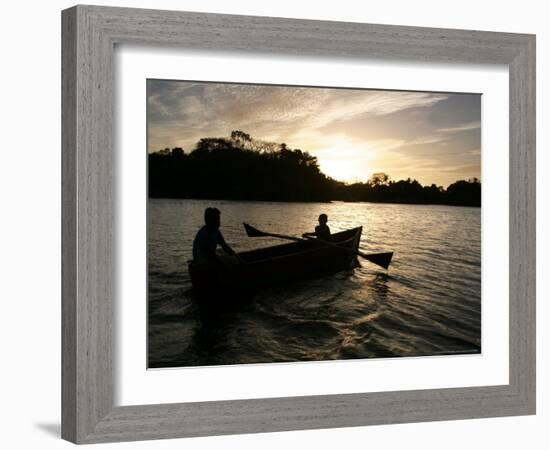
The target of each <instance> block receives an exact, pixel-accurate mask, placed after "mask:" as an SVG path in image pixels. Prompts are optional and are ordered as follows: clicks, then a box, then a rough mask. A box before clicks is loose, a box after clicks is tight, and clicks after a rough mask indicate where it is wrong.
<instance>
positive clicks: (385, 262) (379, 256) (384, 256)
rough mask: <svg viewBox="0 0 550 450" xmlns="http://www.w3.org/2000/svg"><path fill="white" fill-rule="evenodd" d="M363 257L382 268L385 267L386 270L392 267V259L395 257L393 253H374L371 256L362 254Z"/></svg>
mask: <svg viewBox="0 0 550 450" xmlns="http://www.w3.org/2000/svg"><path fill="white" fill-rule="evenodd" d="M361 256H362V257H363V258H365V259H367V260H368V261H370V262H371V263H374V264H377V265H379V266H380V267H383V268H384V269H387V268H388V267H389V266H390V263H391V259H392V257H393V252H388V253H373V254H370V255H366V254H364V253H361Z"/></svg>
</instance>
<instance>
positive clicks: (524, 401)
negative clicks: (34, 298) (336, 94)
mask: <svg viewBox="0 0 550 450" xmlns="http://www.w3.org/2000/svg"><path fill="white" fill-rule="evenodd" d="M62 31H63V34H62V35H63V38H62V39H63V43H62V51H63V57H62V81H63V88H62V104H63V105H62V106H63V113H62V119H63V129H62V134H63V136H62V174H63V186H62V192H63V199H62V203H63V219H62V224H63V246H62V254H63V280H62V293H63V294H62V314H63V316H62V375H63V381H62V407H63V408H62V409H63V412H62V436H63V438H65V439H67V440H70V441H73V442H76V443H93V442H107V441H123V440H141V439H159V438H176V437H186V436H206V435H219V434H232V433H256V432H268V431H283V430H298V429H314V428H328V427H345V426H359V425H369V424H385V423H402V422H414V421H435V420H449V419H465V418H475V417H494V416H510V415H523V414H534V413H535V389H536V387H535V37H534V36H533V35H525V34H508V33H494V32H483V31H465V30H449V29H434V28H416V27H403V26H387V25H369V24H359V23H341V22H328V21H309V20H295V19H280V18H267V17H247V16H234V15H219V14H203V13H188V12H173V11H156V10H142V9H126V8H108V7H96V6H76V7H73V8H70V9H67V10H65V11H63V13H62ZM126 43H130V44H158V45H162V46H179V47H182V48H192V49H199V50H200V49H205V50H206V49H215V50H228V51H234V50H239V51H244V52H251V51H252V52H262V53H278V54H295V55H313V56H315V57H331V58H339V57H346V58H366V57H383V58H401V59H406V60H409V61H410V60H424V61H452V62H466V63H490V64H506V65H508V67H509V74H510V166H509V167H510V179H509V186H510V280H509V283H510V285H509V287H510V299H509V301H510V342H509V346H510V354H509V357H510V380H509V384H507V385H499V386H484V387H470V388H449V389H433V390H416V391H401V392H381V393H357V394H345V395H320V396H308V397H285V398H276V399H253V400H235V401H214V402H201V403H174V404H162V405H142V406H119V407H114V404H113V376H114V374H113V361H112V357H113V349H112V339H113V303H114V300H113V295H114V288H113V284H114V283H113V282H114V280H113V277H114V275H113V269H114V266H113V254H112V248H113V225H114V224H113V216H114V214H113V213H114V211H113V208H114V202H113V187H114V181H113V156H114V155H113V152H114V144H113V98H114V96H113V85H114V81H113V49H114V46H115V45H116V44H126Z"/></svg>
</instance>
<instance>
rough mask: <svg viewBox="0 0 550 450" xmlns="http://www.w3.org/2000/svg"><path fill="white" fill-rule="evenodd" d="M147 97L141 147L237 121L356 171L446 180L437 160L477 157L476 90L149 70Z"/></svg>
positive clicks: (450, 163) (217, 132)
mask: <svg viewBox="0 0 550 450" xmlns="http://www.w3.org/2000/svg"><path fill="white" fill-rule="evenodd" d="M147 105H148V149H149V151H155V150H158V149H160V148H165V147H175V146H180V147H183V148H184V149H185V150H186V151H191V150H192V149H193V148H194V146H195V144H196V142H197V141H198V140H199V139H200V138H203V137H224V136H229V134H230V133H231V131H232V130H236V129H238V130H242V131H245V132H247V133H249V134H251V135H252V136H253V137H255V138H257V139H261V140H266V141H274V142H286V143H287V144H288V145H289V146H290V147H292V148H301V149H302V150H305V151H309V152H311V153H312V154H314V155H315V156H317V157H318V158H319V161H320V163H321V166H322V167H323V165H324V166H325V167H328V165H329V164H332V165H333V167H336V166H339V167H340V168H342V167H347V166H349V167H351V164H347V165H343V164H342V163H341V162H338V161H337V160H339V159H340V160H341V161H343V160H348V161H355V162H356V163H357V164H356V165H357V167H358V168H357V170H356V169H355V168H354V172H357V173H360V174H364V175H361V176H364V178H368V177H369V176H370V173H368V172H369V171H370V170H373V169H376V170H373V171H380V170H382V171H384V172H389V173H390V174H391V175H392V176H393V177H394V178H395V177H399V176H404V177H405V178H406V177H408V176H410V177H413V178H419V179H420V178H423V181H424V182H430V180H428V179H427V177H432V178H434V179H437V180H438V182H441V183H445V182H447V181H448V180H449V179H450V178H449V177H450V176H451V175H448V174H447V175H445V173H447V172H448V170H443V168H445V167H446V168H451V167H453V168H459V167H467V166H473V165H475V164H477V163H479V160H480V156H479V153H475V152H472V149H476V148H479V147H480V145H481V142H480V141H481V137H480V132H481V128H480V120H481V103H480V96H479V95H477V94H475V95H474V94H471V95H470V94H447V93H430V92H404V91H379V90H378V91H377V90H366V89H337V88H309V87H285V86H273V85H249V84H248V85H245V84H229V83H201V82H183V81H165V80H149V81H148V84H147ZM359 166H360V167H359ZM437 167H440V168H441V170H440V171H439V172H437V171H436V169H435V168H437ZM432 168H434V169H432ZM457 170H458V169H457ZM405 172H407V174H405ZM474 176H475V174H474ZM452 181H454V180H452Z"/></svg>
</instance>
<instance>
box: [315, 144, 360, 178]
mask: <svg viewBox="0 0 550 450" xmlns="http://www.w3.org/2000/svg"><path fill="white" fill-rule="evenodd" d="M313 154H314V155H315V156H316V157H317V160H318V161H319V166H320V168H321V171H322V172H323V173H324V174H325V175H328V176H329V177H332V178H334V179H335V180H338V181H343V182H345V183H353V182H357V181H366V180H368V178H369V177H370V175H371V170H370V168H369V159H370V156H369V152H368V151H367V149H358V148H355V147H340V146H338V147H330V148H323V149H319V150H317V151H315V152H313Z"/></svg>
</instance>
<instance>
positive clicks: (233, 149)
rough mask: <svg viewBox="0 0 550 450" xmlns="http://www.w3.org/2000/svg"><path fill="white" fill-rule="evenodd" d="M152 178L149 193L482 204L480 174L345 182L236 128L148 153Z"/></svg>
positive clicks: (304, 156)
mask: <svg viewBox="0 0 550 450" xmlns="http://www.w3.org/2000/svg"><path fill="white" fill-rule="evenodd" d="M148 182H149V186H148V192H149V197H150V198H182V199H184V198H194V199H203V200H206V199H217V200H236V201H268V202H272V201H276V202H328V201H345V202H372V203H397V204H414V205H448V206H474V207H479V206H481V182H480V181H479V180H478V179H477V178H472V179H469V180H457V181H456V182H454V183H452V184H450V185H449V186H447V187H446V188H444V187H443V186H437V185H435V184H431V185H429V186H422V185H421V184H420V183H419V182H418V181H417V180H414V179H411V178H407V179H406V180H398V181H395V180H392V179H391V178H390V176H389V175H387V174H385V173H375V174H372V175H371V176H370V178H369V179H368V181H366V182H358V183H353V184H346V183H344V182H342V181H338V180H335V179H333V178H330V177H328V176H327V175H325V174H324V173H323V172H322V171H321V169H320V167H319V163H318V161H317V158H316V157H314V156H312V155H311V154H309V153H308V152H305V151H302V150H300V149H290V148H288V147H287V146H286V144H274V143H264V142H261V141H255V140H254V139H252V138H251V137H250V136H249V135H247V134H246V133H242V132H237V131H234V132H233V133H231V137H230V138H204V139H201V140H200V141H199V142H198V143H197V145H196V147H195V149H193V151H191V152H190V153H186V152H185V151H184V150H183V149H182V148H179V147H176V148H173V149H168V148H166V149H162V150H159V151H157V152H153V153H149V155H148Z"/></svg>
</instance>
